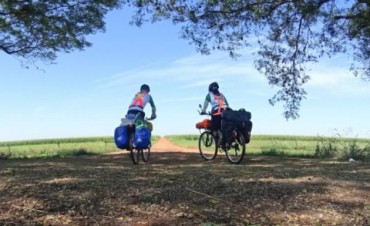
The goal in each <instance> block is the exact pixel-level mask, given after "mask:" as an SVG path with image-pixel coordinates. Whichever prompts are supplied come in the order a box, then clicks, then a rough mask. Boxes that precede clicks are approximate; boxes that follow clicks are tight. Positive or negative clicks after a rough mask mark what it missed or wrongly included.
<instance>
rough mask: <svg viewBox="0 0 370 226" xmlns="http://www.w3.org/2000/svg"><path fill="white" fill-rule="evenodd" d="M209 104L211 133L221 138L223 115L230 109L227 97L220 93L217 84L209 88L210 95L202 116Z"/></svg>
mask: <svg viewBox="0 0 370 226" xmlns="http://www.w3.org/2000/svg"><path fill="white" fill-rule="evenodd" d="M208 103H210V104H211V107H212V111H211V121H212V125H211V131H212V132H213V134H214V135H215V136H216V137H218V138H221V113H222V111H223V110H225V109H226V108H228V107H229V104H228V103H227V100H226V98H225V96H224V95H223V94H222V93H221V92H220V91H219V86H218V83H217V82H212V83H211V84H209V87H208V94H207V96H206V99H205V101H204V105H203V109H202V112H201V114H205V113H206V110H207V107H208Z"/></svg>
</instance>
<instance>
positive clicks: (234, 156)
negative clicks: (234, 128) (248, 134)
mask: <svg viewBox="0 0 370 226" xmlns="http://www.w3.org/2000/svg"><path fill="white" fill-rule="evenodd" d="M225 153H226V157H227V159H228V160H229V162H231V163H234V164H238V163H240V162H241V161H243V159H244V156H245V140H244V137H243V135H242V134H238V137H237V138H235V140H234V141H233V142H232V143H231V144H230V145H229V146H226V147H225Z"/></svg>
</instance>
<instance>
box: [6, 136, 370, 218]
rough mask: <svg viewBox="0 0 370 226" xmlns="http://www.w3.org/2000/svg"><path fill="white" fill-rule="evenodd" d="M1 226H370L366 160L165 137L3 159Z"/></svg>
mask: <svg viewBox="0 0 370 226" xmlns="http://www.w3.org/2000/svg"><path fill="white" fill-rule="evenodd" d="M0 225H370V164H369V163H361V162H355V163H352V162H337V161H327V160H318V159H303V158H277V157H267V156H247V159H246V160H245V161H244V162H243V163H241V164H240V165H232V164H230V163H229V162H227V160H226V157H225V156H223V155H220V156H218V157H217V158H216V159H215V160H214V161H204V160H203V159H202V158H201V156H200V155H199V153H198V151H197V150H189V149H185V148H180V147H178V146H176V145H174V144H172V143H170V142H169V141H168V140H166V139H165V138H161V139H160V140H159V141H158V142H157V143H156V144H155V145H154V146H153V148H152V155H151V158H150V161H149V162H148V163H143V162H140V164H138V165H133V164H132V162H131V159H130V158H129V155H128V152H127V151H119V152H116V153H112V154H109V155H101V156H80V157H73V158H64V159H61V158H55V159H30V160H1V161H0Z"/></svg>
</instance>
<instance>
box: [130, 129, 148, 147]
mask: <svg viewBox="0 0 370 226" xmlns="http://www.w3.org/2000/svg"><path fill="white" fill-rule="evenodd" d="M150 137H151V132H150V130H149V129H148V127H139V128H136V130H135V136H134V146H135V147H136V148H139V149H145V148H148V147H149V145H150Z"/></svg>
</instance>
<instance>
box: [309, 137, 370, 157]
mask: <svg viewBox="0 0 370 226" xmlns="http://www.w3.org/2000/svg"><path fill="white" fill-rule="evenodd" d="M315 157H318V158H333V157H334V158H337V159H339V160H348V159H354V160H367V159H370V141H369V140H368V139H359V138H340V137H339V138H338V137H333V138H321V140H320V141H319V142H318V143H317V145H316V150H315Z"/></svg>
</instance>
